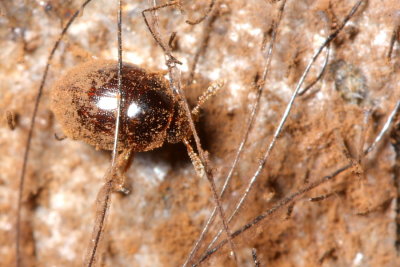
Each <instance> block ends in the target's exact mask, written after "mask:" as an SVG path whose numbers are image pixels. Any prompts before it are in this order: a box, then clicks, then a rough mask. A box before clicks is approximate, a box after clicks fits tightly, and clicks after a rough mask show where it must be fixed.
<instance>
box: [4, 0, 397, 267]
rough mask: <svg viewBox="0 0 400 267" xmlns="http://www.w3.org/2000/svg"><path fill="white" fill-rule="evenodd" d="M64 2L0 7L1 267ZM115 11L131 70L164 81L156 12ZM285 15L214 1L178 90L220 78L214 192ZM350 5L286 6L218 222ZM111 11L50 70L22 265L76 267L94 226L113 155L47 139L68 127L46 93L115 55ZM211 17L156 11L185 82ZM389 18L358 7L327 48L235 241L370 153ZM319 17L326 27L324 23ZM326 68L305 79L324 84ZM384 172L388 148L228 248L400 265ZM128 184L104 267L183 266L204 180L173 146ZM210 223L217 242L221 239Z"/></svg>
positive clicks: (389, 101)
mask: <svg viewBox="0 0 400 267" xmlns="http://www.w3.org/2000/svg"><path fill="white" fill-rule="evenodd" d="M59 2H60V1H50V0H49V1H22V0H16V1H2V2H0V47H1V49H0V114H1V115H2V121H1V128H0V151H1V156H0V266H13V264H14V258H15V255H14V245H15V241H14V240H15V238H14V236H15V228H14V223H15V208H16V203H17V186H18V177H19V173H20V169H21V166H22V154H23V149H24V144H25V139H26V134H27V129H28V124H29V118H30V114H31V113H32V109H33V101H34V98H35V94H36V90H37V88H38V86H39V83H40V79H41V76H42V73H43V69H44V66H45V63H46V59H47V56H48V53H49V51H50V49H51V47H52V45H53V43H54V41H55V40H56V38H57V36H58V34H59V32H60V31H61V25H63V23H65V22H66V20H67V18H68V17H69V16H70V15H71V14H72V13H73V12H74V11H75V10H76V9H77V8H78V7H79V4H80V1H63V4H59ZM125 2H126V3H125V5H124V10H123V14H124V18H123V19H124V24H123V41H124V44H123V46H124V58H125V60H126V61H129V62H132V63H134V64H137V65H140V66H142V67H144V68H148V69H151V70H154V71H160V70H165V69H166V67H165V65H164V56H163V53H162V50H161V49H160V48H159V47H158V46H157V45H156V43H155V42H154V40H153V39H152V37H151V35H150V34H149V32H148V30H147V28H146V26H145V24H144V22H143V19H142V16H141V14H140V12H141V11H142V10H143V9H145V8H146V7H148V6H149V5H150V4H151V3H149V2H152V1H149V2H147V1H125ZM280 3H281V1H257V0H251V1H244V0H235V1H223V0H221V1H218V6H220V15H219V16H217V18H216V19H215V22H214V24H213V26H212V28H211V29H209V31H210V32H211V34H210V39H209V43H208V47H207V49H206V51H205V53H203V54H202V55H201V56H200V60H199V63H198V68H197V71H196V73H195V76H194V78H195V83H194V84H193V85H191V86H189V87H187V88H185V92H186V93H187V95H188V97H189V98H190V100H191V101H192V102H193V101H194V100H195V99H196V97H197V96H198V95H200V94H201V92H202V91H203V90H205V89H206V88H207V86H208V85H209V84H211V83H212V81H214V80H217V79H219V78H223V79H224V80H225V81H226V84H225V87H224V89H223V90H222V91H221V92H220V93H219V94H218V95H217V96H215V97H214V98H212V99H211V100H210V101H209V102H208V103H207V104H206V105H205V106H204V109H203V112H202V115H201V117H200V121H199V122H198V123H197V126H198V129H199V132H200V137H201V139H202V143H203V144H204V147H205V149H206V150H207V151H208V152H209V155H210V159H211V162H212V165H213V167H214V169H215V176H216V179H217V181H216V182H217V186H221V184H222V179H223V177H224V175H226V173H227V172H228V169H229V166H230V164H231V162H232V160H233V158H234V155H235V154H234V153H235V151H236V149H237V147H238V144H239V142H240V140H241V137H242V135H243V130H244V128H245V126H244V125H245V123H246V120H247V117H248V114H249V111H250V109H251V104H252V101H254V98H255V89H254V86H253V81H254V77H255V75H256V73H257V72H261V71H262V66H263V60H264V54H263V53H262V52H261V51H260V46H261V44H262V41H263V39H264V32H267V34H266V38H265V39H266V41H267V42H269V41H270V33H268V32H269V30H270V29H271V23H272V21H273V19H274V17H275V16H276V14H277V10H278V6H279V5H280ZM354 3H355V1H350V0H346V1H328V0H319V1H311V0H308V1H307V0H301V1H294V0H289V1H288V2H287V5H286V8H285V12H284V15H283V20H282V23H281V26H280V30H279V34H278V38H277V42H276V47H275V48H276V49H275V52H274V55H273V59H272V68H271V71H270V75H269V78H268V79H267V81H266V86H265V92H264V94H263V96H262V99H261V107H260V110H259V113H258V115H257V120H256V124H255V126H254V127H253V131H252V133H251V134H250V140H249V142H248V145H247V146H246V148H245V153H244V155H243V157H242V161H241V162H240V163H239V166H238V168H237V170H236V172H235V175H234V181H233V184H232V187H231V189H230V190H229V192H228V194H227V195H226V197H225V198H224V199H223V203H224V208H225V210H226V211H227V212H231V211H232V207H233V205H234V203H235V202H236V201H237V199H238V198H239V196H240V195H241V194H242V192H243V190H244V187H245V186H246V183H247V181H248V179H249V178H250V177H251V175H252V174H253V173H254V171H255V169H256V167H257V164H258V162H259V159H260V157H261V155H262V152H263V151H264V150H265V147H266V146H267V145H268V143H269V141H270V139H271V137H272V134H273V131H274V130H275V128H276V127H277V124H278V121H279V118H280V117H281V115H282V113H283V110H284V108H285V105H286V103H287V102H288V101H289V98H290V94H291V92H292V91H293V90H294V88H295V84H296V82H297V80H298V79H299V77H300V75H301V73H302V72H303V70H304V68H305V66H306V64H307V63H308V61H309V59H310V57H311V55H312V53H313V51H315V49H317V48H318V46H319V45H320V44H321V43H322V41H323V39H324V38H325V36H327V35H328V31H327V28H328V26H329V25H332V26H333V27H335V23H336V24H338V23H340V21H341V20H342V19H343V17H344V16H345V15H346V14H347V13H348V10H350V8H351V6H352V5H353V4H354ZM116 6H117V4H116V1H105V0H104V1H98V0H93V2H92V3H90V4H89V5H88V6H87V8H86V9H85V10H84V12H83V15H82V16H80V17H79V19H78V20H77V21H76V23H75V24H74V26H73V27H72V28H71V29H70V31H69V34H68V35H67V36H66V38H64V41H63V43H62V45H61V47H60V49H59V50H58V52H57V53H56V56H55V58H54V60H53V63H52V66H51V68H50V74H49V77H48V80H47V82H46V86H45V91H44V94H43V99H42V102H41V105H40V111H39V115H38V119H37V127H36V130H35V134H34V139H33V143H32V151H31V157H30V161H29V164H28V166H29V169H28V172H27V184H26V191H25V194H24V196H25V197H24V200H25V209H24V213H23V215H24V217H23V222H24V232H23V238H24V240H25V242H24V243H23V245H24V246H23V248H24V251H25V254H26V255H25V256H24V260H25V264H26V266H81V264H82V261H83V257H84V254H85V251H86V247H87V244H88V242H89V239H90V233H91V229H92V226H93V220H94V217H93V216H94V201H95V198H96V194H97V192H98V190H99V188H100V186H101V184H102V177H103V174H104V173H105V171H106V169H107V167H108V165H109V162H110V156H109V153H108V152H107V153H106V152H101V151H96V150H95V149H93V148H92V147H90V146H88V145H86V144H84V143H82V142H78V141H73V140H68V139H67V140H64V141H61V142H60V141H57V140H56V139H55V138H54V133H57V134H58V135H61V136H62V131H61V128H60V126H59V125H58V124H57V122H56V121H55V120H54V118H53V115H52V112H51V111H50V109H49V93H50V90H51V87H52V84H53V83H54V82H55V81H56V80H57V78H58V77H60V75H62V73H64V72H65V71H66V70H67V69H68V68H69V67H71V66H74V65H76V64H79V63H80V62H83V61H84V60H87V59H88V58H90V57H97V58H102V59H116V57H117V48H116V47H117V40H116V25H115V22H116ZM207 6H208V1H193V2H192V1H188V3H186V4H183V5H182V10H183V11H184V12H183V13H181V12H179V11H178V10H177V9H173V8H167V9H164V10H161V11H159V17H160V31H161V33H162V36H163V38H164V39H165V40H168V37H169V35H170V33H171V32H173V31H176V32H177V44H176V48H175V51H174V55H175V56H176V57H177V58H178V59H179V60H180V61H181V62H182V63H183V65H182V66H181V67H180V69H181V70H182V76H183V81H184V82H185V81H186V80H187V76H188V71H189V69H190V65H191V64H192V62H193V58H194V55H195V53H196V51H197V49H199V47H200V46H201V43H202V42H201V40H202V36H203V31H204V27H205V25H206V23H207V21H206V22H204V23H202V24H199V25H197V26H190V25H188V24H186V23H185V20H186V19H187V18H198V17H200V16H201V14H203V12H204V10H205V9H206V7H207ZM46 7H47V8H46ZM399 12H400V4H399V1H397V0H385V1H377V0H374V1H372V0H371V1H368V2H367V4H365V5H363V6H362V7H361V8H360V10H359V11H358V12H357V13H356V15H355V16H354V18H353V19H352V20H351V21H350V23H349V25H348V26H347V27H346V28H345V29H344V31H343V32H342V33H341V34H340V35H339V37H338V39H337V40H336V41H334V43H333V45H332V51H331V57H330V63H329V66H328V69H327V71H326V73H325V76H324V77H323V79H322V80H321V81H320V82H318V83H317V84H316V85H315V86H314V87H313V89H311V91H310V92H309V93H308V94H306V95H305V96H304V97H299V98H298V99H297V100H296V102H295V104H294V108H293V110H292V112H291V114H290V116H289V120H288V122H287V125H286V127H285V128H284V130H283V132H282V135H281V138H280V139H279V141H278V143H277V145H276V147H275V149H274V151H273V153H272V154H271V157H270V159H269V161H268V163H267V164H266V167H265V168H264V170H263V172H262V175H261V176H260V178H259V179H258V181H257V183H256V185H255V186H254V190H253V191H252V193H251V194H250V196H249V198H248V200H247V202H246V204H245V205H244V207H243V208H242V209H241V211H240V216H239V217H238V218H237V219H236V220H235V221H234V222H232V223H231V224H230V226H231V228H232V229H237V228H238V227H240V226H242V225H243V224H244V223H246V222H248V221H250V220H251V219H252V218H254V217H255V216H257V215H259V214H260V213H262V212H263V211H265V210H267V209H268V208H270V207H272V206H273V205H274V203H276V202H277V201H278V200H279V199H281V198H283V197H285V196H288V195H289V194H290V193H291V192H295V191H297V190H299V189H300V188H302V187H304V186H305V185H306V184H307V182H312V181H314V180H316V179H318V178H320V177H322V176H324V175H327V174H330V173H331V172H332V171H334V170H335V169H336V168H338V167H340V166H343V165H345V164H347V163H348V161H349V158H348V157H353V158H355V157H357V155H358V151H359V147H360V145H359V144H360V143H362V142H361V141H363V140H364V141H365V147H367V145H368V144H370V143H371V142H372V140H373V138H374V136H375V135H376V133H377V132H378V131H379V130H380V129H381V127H382V125H383V124H384V122H385V120H386V118H387V116H388V115H389V113H390V112H391V110H392V109H393V107H394V105H395V103H396V101H397V100H398V98H399V92H400V91H399V88H400V75H399V70H400V68H399V64H400V44H399V41H398V42H396V43H395V46H394V51H393V55H392V60H391V61H388V60H387V58H386V55H387V53H388V49H389V43H390V38H391V35H392V31H393V29H394V27H395V25H396V23H398V22H396V21H398V20H399V16H400V13H399ZM327 17H329V18H330V21H331V22H332V23H333V24H328V22H327V20H326V18H327ZM323 56H324V53H323V54H322V55H321V58H320V59H319V60H318V61H317V63H316V66H315V67H314V68H313V70H312V73H311V74H310V77H309V79H307V82H306V83H308V82H309V81H310V80H312V78H313V77H315V76H316V75H317V73H318V72H319V70H320V68H321V65H322V62H323ZM339 60H342V61H344V62H345V64H346V65H345V66H346V68H344V69H341V70H340V71H342V72H341V73H343V72H344V74H342V75H346V74H347V75H348V76H346V77H348V80H346V81H347V82H350V84H351V85H354V84H355V85H354V86H356V87H357V88H359V87H360V86H361V87H363V88H362V90H363V92H365V97H364V100H363V101H362V103H360V104H355V103H351V102H352V101H348V100H345V99H344V98H343V97H342V94H343V92H338V91H336V90H335V82H336V83H338V79H339V78H338V71H337V70H335V66H338V64H336V65H335V64H333V63H335V62H338V61H339ZM335 73H336V74H335ZM349 77H350V78H349ZM185 79H186V80H185ZM349 79H350V80H349ZM339 80H340V79H339ZM337 86H338V85H336V87H337ZM341 86H343V82H342V83H340V82H339V88H341V89H340V90H342V87H341ZM353 102H354V101H353ZM355 102H357V101H355ZM368 108H370V109H371V110H372V112H371V114H372V115H371V117H370V119H369V120H368V122H367V131H366V135H365V138H364V135H363V134H362V133H363V131H362V129H363V125H364V123H363V121H364V110H366V109H368ZM6 111H11V112H13V113H14V114H15V115H16V116H17V127H16V129H15V130H13V131H12V130H11V129H10V128H9V127H8V126H7V124H6V120H5V117H6ZM346 153H347V155H346ZM394 166H395V152H394V150H393V148H392V146H391V144H390V142H389V139H388V138H387V137H386V138H384V140H383V141H382V142H380V143H379V145H378V147H377V148H376V149H375V150H374V151H373V152H372V153H371V154H369V155H368V156H367V157H366V158H365V159H363V160H362V162H361V168H359V172H355V171H354V170H352V171H347V172H345V173H344V174H342V175H340V176H338V177H337V178H335V179H334V180H333V181H330V182H328V183H325V184H324V185H322V186H320V187H318V188H316V189H315V190H313V191H311V192H309V193H308V194H307V196H306V197H304V198H303V199H302V200H299V201H297V202H296V204H295V206H294V208H293V212H292V214H291V216H290V217H289V218H287V216H286V210H287V209H282V211H281V212H279V213H277V214H275V215H274V216H272V217H270V218H269V219H267V220H265V221H263V222H262V223H261V224H259V225H258V226H257V227H254V228H252V230H250V231H248V232H246V233H245V234H243V235H241V236H240V237H238V238H236V239H235V240H234V241H235V244H236V248H237V252H238V255H239V263H240V266H253V263H252V258H251V248H256V249H257V252H258V256H259V260H260V262H261V266H372V267H373V266H399V265H400V259H399V257H398V256H397V251H396V248H395V241H396V238H397V237H396V221H395V219H396V209H397V206H396V197H397V189H396V187H395V183H394V181H395V179H396V177H395V174H394V170H393V169H394ZM127 177H128V183H129V185H130V186H131V187H132V193H131V194H130V195H128V196H121V195H118V194H114V195H113V200H112V206H111V209H110V213H109V216H108V225H107V230H106V232H107V233H106V238H105V240H104V242H103V251H104V255H103V263H104V266H179V265H182V264H183V262H184V260H185V258H186V256H187V254H188V252H189V250H190V248H191V246H192V244H193V242H194V241H195V239H196V238H197V237H198V235H199V232H200V231H201V227H202V225H203V223H204V221H205V220H206V219H207V218H208V214H209V213H210V212H211V210H212V203H213V201H212V194H211V193H210V189H209V185H208V182H207V181H206V179H199V178H197V177H196V175H195V172H194V169H193V167H192V165H191V163H190V161H189V158H188V156H187V155H186V152H185V148H184V146H183V145H181V144H179V145H166V146H164V147H163V148H161V149H157V150H155V151H151V152H147V153H138V154H136V155H135V159H134V162H133V164H132V166H131V168H130V169H129V171H128V173H127ZM397 179H399V178H397ZM324 194H331V195H330V196H329V197H328V198H327V199H325V200H323V201H319V202H310V201H307V199H308V198H309V197H315V196H320V195H324ZM217 222H218V227H213V228H212V232H213V233H215V232H216V231H217V228H219V227H220V226H219V225H220V221H219V220H217ZM209 238H210V236H208V239H209ZM228 254H229V252H228V250H227V249H222V250H221V251H219V252H218V253H217V254H216V255H214V256H212V257H211V258H210V259H209V260H208V261H207V262H205V263H204V266H233V265H234V263H233V261H232V260H231V258H230V257H229V256H228ZM197 258H198V257H197Z"/></svg>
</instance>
